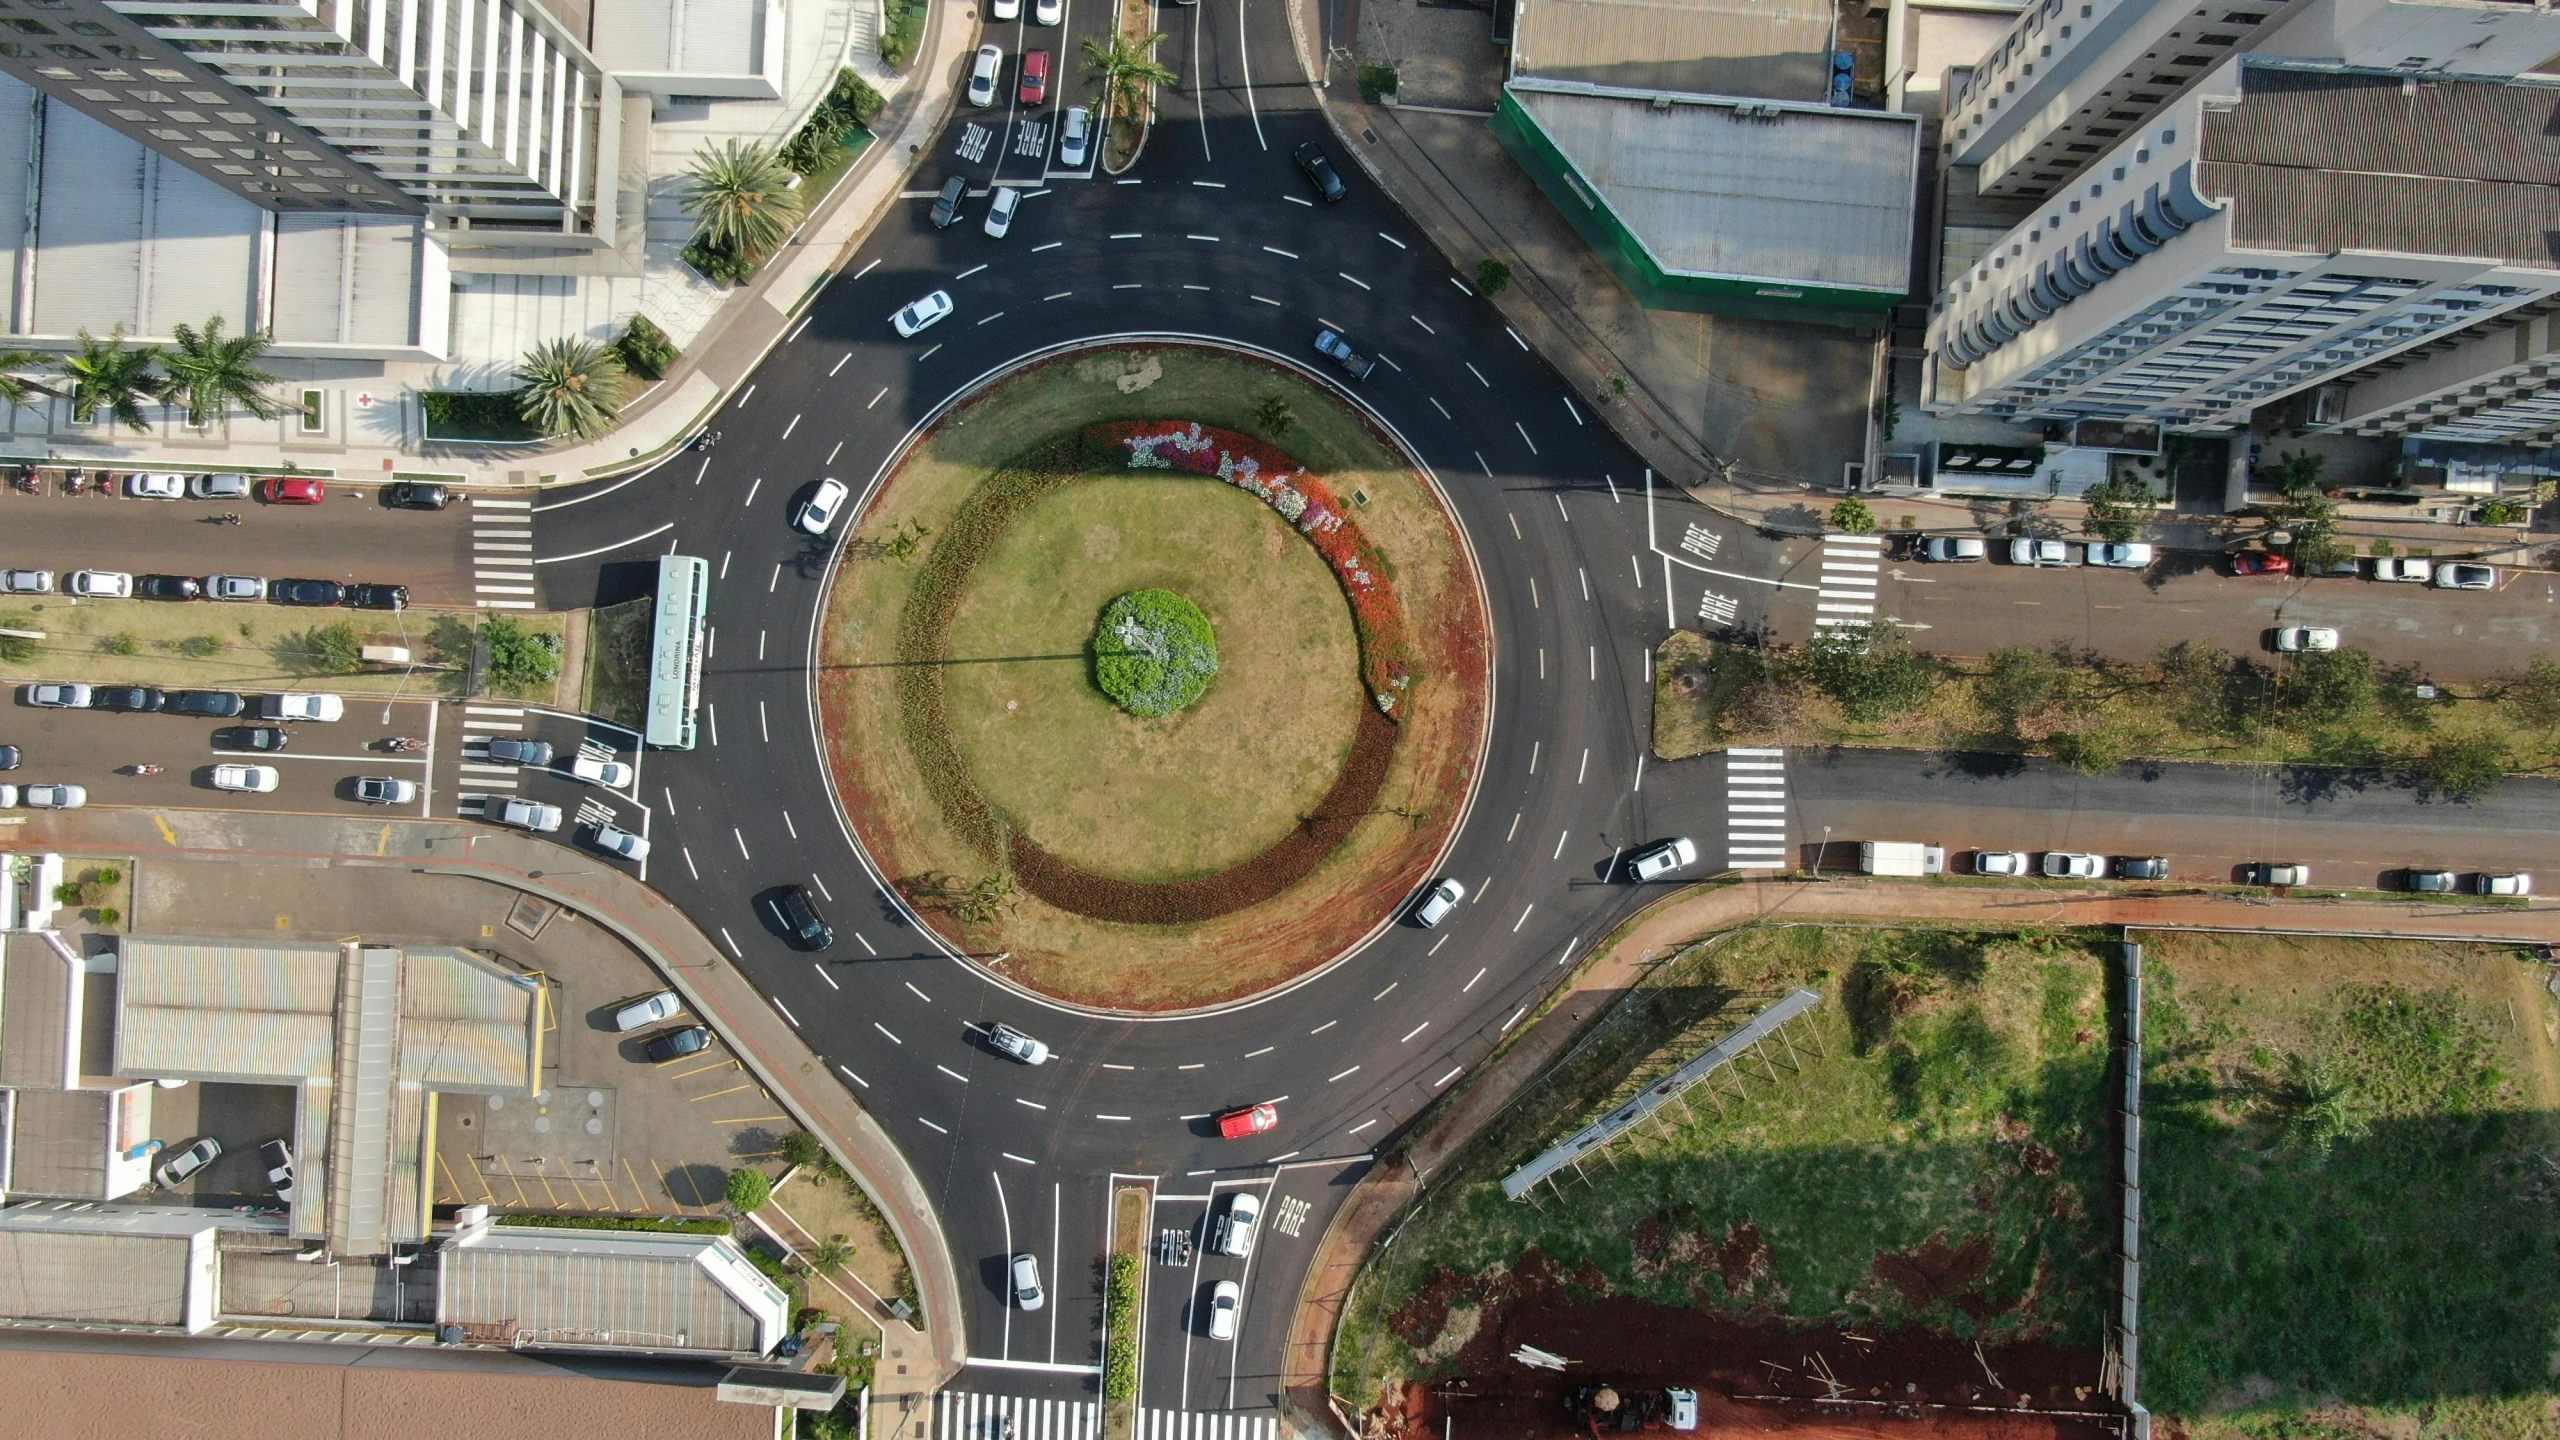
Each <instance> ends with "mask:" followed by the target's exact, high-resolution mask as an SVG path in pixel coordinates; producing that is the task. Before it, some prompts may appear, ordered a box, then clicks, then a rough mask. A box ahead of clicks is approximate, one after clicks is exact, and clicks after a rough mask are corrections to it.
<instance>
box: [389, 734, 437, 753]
mask: <svg viewBox="0 0 2560 1440" xmlns="http://www.w3.org/2000/svg"><path fill="white" fill-rule="evenodd" d="M382 748H383V749H385V750H389V751H392V752H394V753H398V752H400V751H403V750H424V749H426V748H427V742H426V741H424V740H419V739H415V738H413V737H411V736H407V735H395V736H393V737H391V738H390V739H388V740H385V741H383V742H382Z"/></svg>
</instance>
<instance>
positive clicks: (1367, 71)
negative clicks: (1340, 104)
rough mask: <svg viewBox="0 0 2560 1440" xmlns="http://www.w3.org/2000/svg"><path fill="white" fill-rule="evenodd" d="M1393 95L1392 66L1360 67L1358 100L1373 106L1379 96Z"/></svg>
mask: <svg viewBox="0 0 2560 1440" xmlns="http://www.w3.org/2000/svg"><path fill="white" fill-rule="evenodd" d="M1394 93H1396V67H1394V66H1393V65H1363V66H1361V67H1360V98H1361V100H1362V101H1364V102H1365V103H1367V104H1371V105H1375V104H1377V103H1378V97H1379V96H1381V95H1393V94H1394Z"/></svg>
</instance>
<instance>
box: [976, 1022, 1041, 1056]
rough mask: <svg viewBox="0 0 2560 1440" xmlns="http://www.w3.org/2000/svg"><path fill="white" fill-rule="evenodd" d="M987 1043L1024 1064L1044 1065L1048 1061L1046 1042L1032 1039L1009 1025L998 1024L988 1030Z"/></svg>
mask: <svg viewBox="0 0 2560 1440" xmlns="http://www.w3.org/2000/svg"><path fill="white" fill-rule="evenodd" d="M987 1043H988V1044H990V1045H993V1046H994V1047H996V1049H998V1050H1000V1051H1002V1052H1004V1053H1005V1054H1007V1055H1010V1056H1012V1057H1013V1058H1014V1059H1016V1060H1019V1061H1021V1062H1022V1063H1023V1064H1025V1065H1045V1064H1047V1063H1048V1062H1049V1047H1048V1046H1047V1045H1046V1044H1044V1043H1042V1042H1040V1041H1038V1040H1034V1039H1032V1038H1031V1037H1030V1036H1028V1035H1025V1034H1023V1033H1022V1032H1021V1031H1019V1030H1016V1029H1014V1028H1013V1027H1012V1026H1010V1025H998V1026H997V1027H995V1028H994V1029H992V1030H990V1031H988V1032H987Z"/></svg>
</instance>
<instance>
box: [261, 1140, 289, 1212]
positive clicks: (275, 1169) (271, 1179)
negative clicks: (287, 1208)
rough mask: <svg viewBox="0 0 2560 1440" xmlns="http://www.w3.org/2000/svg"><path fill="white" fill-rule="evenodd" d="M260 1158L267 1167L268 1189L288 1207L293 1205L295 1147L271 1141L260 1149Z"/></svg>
mask: <svg viewBox="0 0 2560 1440" xmlns="http://www.w3.org/2000/svg"><path fill="white" fill-rule="evenodd" d="M258 1158H259V1159H261V1160H264V1161H265V1162H266V1165H267V1187H268V1188H269V1189H271V1190H273V1191H275V1192H276V1198H277V1199H279V1200H281V1201H283V1202H284V1203H286V1204H287V1205H290V1204H292V1203H293V1147H292V1146H290V1145H287V1144H285V1143H284V1142H283V1141H281V1140H270V1141H268V1142H267V1143H266V1144H264V1145H261V1146H259V1147H258Z"/></svg>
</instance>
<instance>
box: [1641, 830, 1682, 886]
mask: <svg viewBox="0 0 2560 1440" xmlns="http://www.w3.org/2000/svg"><path fill="white" fill-rule="evenodd" d="M1697 863H1698V847H1697V846H1696V845H1695V844H1693V843H1691V842H1690V841H1689V840H1687V839H1678V840H1665V841H1663V842H1662V843H1660V844H1658V845H1648V846H1646V847H1645V848H1643V849H1642V850H1639V851H1637V852H1636V853H1634V854H1633V855H1630V856H1628V857H1627V876H1628V878H1629V879H1632V880H1634V881H1635V882H1636V883H1637V884H1639V885H1641V884H1644V883H1645V882H1646V881H1649V880H1659V879H1661V878H1662V877H1663V876H1665V875H1668V874H1670V873H1671V872H1672V871H1674V870H1677V869H1679V868H1680V867H1681V866H1683V865H1695V864H1697Z"/></svg>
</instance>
